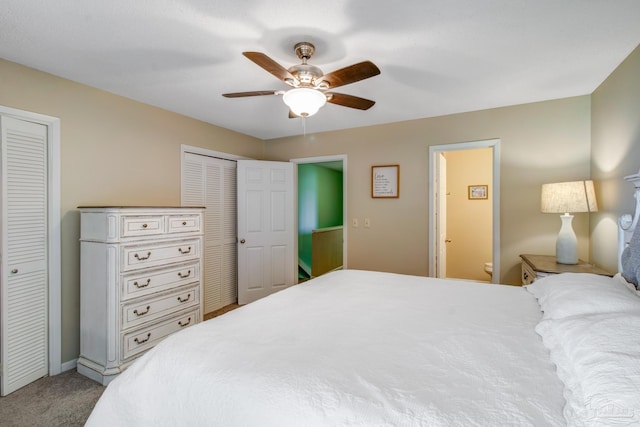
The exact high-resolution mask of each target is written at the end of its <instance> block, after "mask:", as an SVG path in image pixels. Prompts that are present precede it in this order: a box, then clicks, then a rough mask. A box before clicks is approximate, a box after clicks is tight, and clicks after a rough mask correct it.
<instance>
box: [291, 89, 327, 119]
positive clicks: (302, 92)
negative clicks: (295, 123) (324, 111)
mask: <svg viewBox="0 0 640 427" xmlns="http://www.w3.org/2000/svg"><path fill="white" fill-rule="evenodd" d="M282 100H283V101H284V103H285V104H287V106H288V107H289V108H290V109H291V111H292V112H293V114H295V115H297V116H300V117H309V116H313V115H314V114H315V113H317V112H318V110H319V109H320V108H322V107H323V106H324V104H326V103H327V97H326V96H325V95H324V93H322V92H320V91H319V90H316V89H311V88H304V87H303V88H295V89H290V90H288V91H287V92H286V93H285V94H284V96H283V97H282Z"/></svg>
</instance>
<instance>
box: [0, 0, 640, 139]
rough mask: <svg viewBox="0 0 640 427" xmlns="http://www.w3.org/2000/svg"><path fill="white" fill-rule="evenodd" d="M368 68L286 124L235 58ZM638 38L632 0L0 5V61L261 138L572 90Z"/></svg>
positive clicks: (132, 0) (85, 0) (255, 70)
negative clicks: (354, 104) (358, 104)
mask: <svg viewBox="0 0 640 427" xmlns="http://www.w3.org/2000/svg"><path fill="white" fill-rule="evenodd" d="M299 41H310V42H312V43H314V44H315V46H316V54H315V55H314V56H313V58H312V59H311V60H310V61H309V63H311V64H313V65H316V66H319V67H320V68H321V69H322V70H323V71H324V72H325V73H328V72H330V71H334V70H336V69H339V68H342V67H345V66H348V65H351V64H353V63H356V62H360V61H363V60H371V61H372V62H374V63H375V64H376V65H378V67H379V68H380V70H381V74H380V75H379V76H376V77H373V78H370V79H367V80H363V81H361V82H357V83H354V84H351V85H347V86H343V87H341V88H339V90H337V92H342V93H347V94H351V95H356V96H359V97H363V98H368V99H372V100H375V101H376V105H375V106H373V107H372V108H371V109H370V110H368V111H360V110H355V109H350V108H345V107H340V106H337V105H331V104H327V105H326V106H325V107H324V108H323V109H322V110H320V112H319V113H318V114H316V115H315V116H313V117H311V118H308V119H306V120H305V122H306V123H304V126H303V123H302V119H289V118H288V114H287V108H286V106H285V105H284V104H283V102H282V99H281V97H279V96H262V97H251V98H235V99H229V98H223V97H222V96H221V94H222V93H227V92H241V91H253V90H278V89H286V88H288V86H286V85H285V84H284V83H282V82H280V81H278V80H277V79H276V78H275V77H273V76H272V75H271V74H269V73H268V72H266V71H265V70H263V69H261V68H260V67H258V66H257V65H256V64H254V63H253V62H251V61H249V60H248V59H247V58H245V57H244V56H242V54H241V53H242V52H243V51H259V52H263V53H265V54H267V55H269V56H270V57H271V58H273V59H274V60H276V61H277V62H278V63H279V64H281V65H283V66H284V67H285V68H288V67H290V66H291V65H294V64H297V63H299V60H298V58H297V57H296V56H295V54H294V52H293V45H294V44H295V43H296V42H299ZM639 43H640V1H638V0H615V1H612V0H561V1H560V0H405V1H395V2H392V1H389V0H324V1H318V2H312V1H304V0H107V1H105V0H57V1H50V0H28V1H26V0H2V3H1V5H0V57H2V58H5V59H7V60H10V61H13V62H17V63H20V64H24V65H27V66H30V67H33V68H36V69H39V70H43V71H46V72H49V73H51V74H55V75H58V76H62V77H65V78H68V79H71V80H74V81H77V82H81V83H85V84H87V85H90V86H94V87H97V88H100V89H104V90H106V91H109V92H113V93H116V94H119V95H123V96H125V97H128V98H131V99H135V100H138V101H141V102H144V103H147V104H151V105H155V106H158V107H162V108H165V109H167V110H170V111H174V112H177V113H181V114H184V115H186V116H190V117H194V118H197V119H200V120H203V121H206V122H209V123H212V124H215V125H218V126H222V127H225V128H228V129H233V130H235V131H238V132H241V133H245V134H248V135H253V136H255V137H258V138H262V139H271V138H277V137H282V136H288V135H297V134H302V133H303V132H304V131H306V133H313V132H318V131H327V130H336V129H344V128H351V127H359V126H367V125H373V124H381V123H389V122H396V121H402V120H410V119H417V118H423V117H433V116H439V115H444V114H451V113H458V112H465V111H474V110H482V109H486V108H493V107H500V106H506V105H515V104H522V103H528V102H534V101H542V100H549V99H557V98H564V97H570V96H576V95H585V94H590V93H592V92H593V90H594V89H596V88H597V87H598V85H599V84H600V83H602V81H603V80H604V79H605V78H606V77H607V76H608V75H609V74H610V73H611V72H612V71H613V70H614V69H615V68H616V67H617V66H618V65H619V64H620V62H621V61H622V60H624V58H625V57H626V56H627V55H629V53H630V52H631V51H632V50H633V49H634V48H635V47H636V46H638V44H639Z"/></svg>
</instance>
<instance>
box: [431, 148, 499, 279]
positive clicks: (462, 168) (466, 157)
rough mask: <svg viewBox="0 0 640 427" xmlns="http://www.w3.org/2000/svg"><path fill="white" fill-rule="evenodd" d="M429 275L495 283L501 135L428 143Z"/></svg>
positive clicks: (497, 264)
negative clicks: (495, 137) (485, 138)
mask: <svg viewBox="0 0 640 427" xmlns="http://www.w3.org/2000/svg"><path fill="white" fill-rule="evenodd" d="M429 168H430V173H429V178H430V180H429V206H430V209H429V275H430V276H432V277H439V278H457V279H467V280H479V281H486V282H493V283H499V281H500V140H498V139H492V140H485V141H472V142H464V143H457V144H447V145H438V146H431V147H429Z"/></svg>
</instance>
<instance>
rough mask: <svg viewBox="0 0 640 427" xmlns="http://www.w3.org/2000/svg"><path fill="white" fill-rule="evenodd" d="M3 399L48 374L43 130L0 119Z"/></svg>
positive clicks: (14, 120)
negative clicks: (0, 133) (0, 131)
mask: <svg viewBox="0 0 640 427" xmlns="http://www.w3.org/2000/svg"><path fill="white" fill-rule="evenodd" d="M0 128H1V129H2V137H1V145H2V147H1V156H2V162H1V164H2V197H1V200H2V228H1V230H2V254H1V255H2V263H1V267H2V268H1V270H2V273H1V280H2V283H1V286H0V287H1V288H2V292H1V303H2V307H1V311H2V321H1V324H2V327H1V329H2V336H1V344H0V346H1V347H2V352H1V353H2V381H1V394H2V395H3V396H4V395H6V394H8V393H11V392H12V391H14V390H17V389H18V388H20V387H22V386H24V385H27V384H29V383H30V382H32V381H35V380H36V379H38V378H41V377H43V376H45V375H47V373H48V327H49V325H48V304H49V296H48V283H49V282H48V244H47V241H48V226H47V224H48V216H47V214H48V211H47V204H48V198H47V197H48V191H47V188H48V181H47V177H48V170H47V156H48V147H47V127H46V126H44V125H41V124H37V123H32V122H28V121H23V120H17V119H14V118H11V117H5V116H2V117H0Z"/></svg>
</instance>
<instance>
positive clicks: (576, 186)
mask: <svg viewBox="0 0 640 427" xmlns="http://www.w3.org/2000/svg"><path fill="white" fill-rule="evenodd" d="M541 210H542V212H544V213H563V215H560V220H561V221H562V226H561V227H560V233H558V239H557V240H556V262H557V263H558V264H577V263H578V239H577V238H576V233H574V232H573V227H572V226H571V222H572V221H573V215H571V213H578V212H597V211H598V204H597V202H596V193H595V190H594V188H593V181H572V182H555V183H551V184H543V185H542V197H541Z"/></svg>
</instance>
